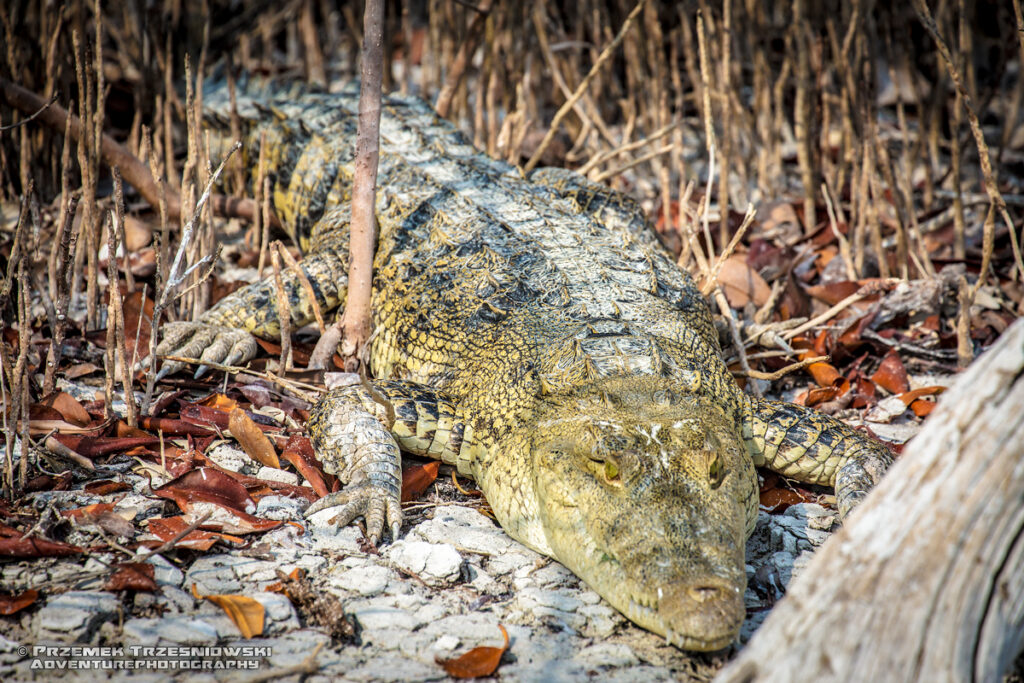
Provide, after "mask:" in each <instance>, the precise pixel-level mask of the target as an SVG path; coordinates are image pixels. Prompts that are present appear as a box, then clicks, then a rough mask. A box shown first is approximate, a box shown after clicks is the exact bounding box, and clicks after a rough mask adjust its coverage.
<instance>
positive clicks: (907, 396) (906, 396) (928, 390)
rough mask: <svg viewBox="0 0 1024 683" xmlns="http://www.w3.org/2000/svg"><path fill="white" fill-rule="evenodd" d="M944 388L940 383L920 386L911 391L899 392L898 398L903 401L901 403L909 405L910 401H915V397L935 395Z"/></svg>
mask: <svg viewBox="0 0 1024 683" xmlns="http://www.w3.org/2000/svg"><path fill="white" fill-rule="evenodd" d="M945 390H946V387H944V386H941V385H935V386H930V387H921V388H920V389H914V390H913V391H906V392H904V393H902V394H900V399H901V400H902V401H903V405H905V406H909V405H910V404H911V403H915V402H916V401H917V399H919V398H921V397H922V396H937V395H938V394H941V393H942V392H943V391H945Z"/></svg>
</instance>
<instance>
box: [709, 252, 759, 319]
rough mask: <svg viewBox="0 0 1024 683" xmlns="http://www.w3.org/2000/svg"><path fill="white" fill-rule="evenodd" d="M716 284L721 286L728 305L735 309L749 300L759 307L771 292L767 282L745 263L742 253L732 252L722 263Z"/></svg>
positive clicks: (741, 306)
mask: <svg viewBox="0 0 1024 683" xmlns="http://www.w3.org/2000/svg"><path fill="white" fill-rule="evenodd" d="M718 284H719V285H720V286H721V287H722V291H723V292H724V293H725V298H726V299H727V300H728V301H729V305H730V306H731V307H733V308H736V309H741V308H743V307H744V306H746V305H747V303H748V302H750V301H753V302H754V305H755V306H757V307H759V308H760V307H761V306H763V305H764V304H765V302H766V301H768V297H770V296H771V293H772V289H771V287H769V286H768V283H767V282H765V281H764V278H762V277H761V276H760V275H759V274H758V272H757V271H756V270H754V269H753V268H751V267H750V266H749V265H747V261H746V257H745V256H744V255H742V254H733V255H732V256H730V257H729V258H727V259H726V260H725V262H724V263H722V269H721V270H720V271H719V272H718Z"/></svg>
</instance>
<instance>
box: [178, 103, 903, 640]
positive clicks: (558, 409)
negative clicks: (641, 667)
mask: <svg viewBox="0 0 1024 683" xmlns="http://www.w3.org/2000/svg"><path fill="white" fill-rule="evenodd" d="M247 92H248V94H247V96H244V97H241V98H240V99H239V104H238V107H239V114H240V117H241V119H242V121H243V124H244V126H245V130H246V134H245V135H246V137H245V140H244V142H245V145H244V149H245V157H246V165H247V167H248V168H250V170H251V173H252V174H255V172H256V171H255V168H256V159H257V158H258V157H259V149H260V145H261V141H262V145H263V149H264V154H265V158H266V160H267V169H268V172H269V175H270V177H271V178H272V179H273V204H274V209H275V211H276V212H277V215H278V216H279V217H280V219H281V221H282V223H283V225H284V226H285V227H286V229H287V230H288V231H289V232H290V234H291V236H292V238H293V239H294V240H295V242H296V243H297V244H298V245H300V247H301V248H302V249H303V251H304V252H305V258H304V260H303V261H302V262H301V263H300V265H299V267H300V268H302V269H303V271H304V274H305V277H306V278H307V279H308V280H309V283H310V284H311V286H312V287H311V289H312V291H313V293H314V294H315V296H316V298H317V300H318V303H319V305H320V307H321V308H322V309H324V310H330V309H338V308H340V306H341V305H342V304H343V302H344V300H345V295H346V273H347V267H348V234H349V233H348V231H349V226H348V216H349V205H348V202H349V198H350V194H351V182H352V172H353V155H354V143H355V132H356V112H357V110H358V92H357V88H355V87H349V88H347V89H345V90H343V91H342V92H338V93H333V94H326V93H318V92H311V91H309V90H306V89H303V88H301V87H298V88H294V89H293V90H292V91H291V92H288V93H285V94H282V93H280V92H277V93H274V92H272V91H271V92H267V91H260V90H259V89H258V88H253V87H251V86H250V87H249V88H248V91H247ZM206 99H207V102H208V103H209V108H210V109H211V110H212V112H213V113H212V114H211V116H210V120H211V123H210V126H211V128H213V129H214V130H221V131H223V130H225V129H226V128H227V127H226V125H224V120H225V117H226V112H227V111H228V105H227V104H226V101H227V98H226V95H224V94H223V93H221V94H220V96H219V97H218V93H212V94H211V95H210V96H208V97H207V98H206ZM222 137H224V142H223V144H224V145H225V148H226V145H227V144H230V141H229V140H227V136H226V135H225V136H222ZM380 145H381V150H380V169H379V175H378V186H379V187H378V191H377V199H376V214H377V222H378V226H379V236H378V245H377V252H376V257H375V261H374V269H375V271H374V288H373V324H374V335H373V337H372V342H371V353H370V361H371V370H372V373H373V376H374V377H376V378H377V379H375V380H374V381H372V382H371V383H369V384H368V385H356V386H350V387H344V388H339V389H334V390H332V391H331V392H329V393H328V394H327V395H326V396H325V397H324V398H323V399H322V400H321V401H320V402H319V403H318V404H317V406H316V407H315V408H314V410H313V413H312V415H311V418H310V420H309V424H308V429H309V432H310V436H311V439H312V441H313V445H314V449H315V451H316V454H317V457H318V459H320V460H321V462H323V464H324V467H325V469H326V470H327V471H329V472H333V473H336V474H338V475H339V477H340V479H341V481H342V482H343V483H344V484H345V485H346V486H345V488H344V489H343V490H342V491H341V492H339V493H336V494H332V495H330V496H328V497H326V498H324V499H321V500H320V501H317V503H315V504H314V505H313V506H311V508H310V510H309V511H307V514H311V513H312V512H314V511H319V510H322V509H325V508H330V509H332V510H335V511H336V512H337V513H338V514H337V515H336V516H335V517H334V520H335V521H336V522H338V523H342V524H347V523H349V522H350V521H352V520H353V519H354V518H355V517H357V516H362V517H364V518H365V521H366V524H367V529H368V533H369V534H370V535H371V537H372V538H373V539H374V540H376V539H378V538H379V537H380V535H381V534H382V532H383V530H384V529H385V528H387V529H389V530H390V531H391V533H392V534H397V533H398V529H399V526H400V522H401V512H400V508H399V488H400V480H401V452H402V451H404V452H407V453H412V454H417V455H423V456H429V457H433V458H437V459H440V460H442V461H444V462H446V463H450V464H452V465H454V466H456V467H457V468H458V470H459V471H460V472H462V473H463V474H466V475H469V476H472V477H473V478H475V479H476V481H477V482H478V485H479V486H480V488H481V489H482V490H483V492H484V494H485V496H486V498H487V501H488V503H489V504H490V505H491V507H492V508H493V510H494V512H495V515H496V517H497V519H498V521H499V522H500V523H501V525H502V527H503V528H504V529H505V530H506V531H507V532H508V533H509V534H510V535H511V536H513V537H514V538H516V539H518V540H519V541H521V542H523V543H525V544H526V545H528V546H530V547H532V548H534V549H536V550H537V551H539V552H541V553H544V554H546V555H549V556H550V557H553V558H554V559H556V560H558V561H559V562H561V563H563V564H564V565H565V566H566V567H568V568H569V569H571V570H572V571H573V572H575V573H576V574H577V575H578V576H579V577H580V578H581V579H582V580H583V581H585V582H586V583H587V584H589V585H590V586H591V587H592V588H594V590H596V591H597V592H598V593H599V594H600V595H601V596H602V597H604V598H605V599H606V600H607V601H608V602H609V603H610V604H611V605H613V606H614V607H615V608H616V609H618V610H620V611H621V612H622V613H623V614H625V615H626V616H627V617H629V618H630V619H631V620H632V621H634V622H635V623H637V624H638V625H640V626H642V627H644V628H646V629H649V630H651V631H653V632H655V633H658V634H660V635H663V636H664V637H665V638H666V639H667V640H668V641H669V642H671V643H673V644H675V645H677V646H678V647H681V648H684V649H692V650H715V649H719V648H722V647H725V646H726V645H728V644H729V643H730V642H732V641H733V640H734V639H735V637H736V634H737V633H738V630H739V627H740V625H741V623H742V621H743V618H744V616H745V611H744V606H743V599H742V598H743V593H744V590H745V587H746V575H745V572H744V544H745V540H746V538H747V536H748V535H749V534H750V532H751V531H752V529H753V526H754V522H755V520H756V515H757V505H756V502H757V477H756V473H755V470H754V466H755V465H762V466H767V467H769V468H771V469H773V470H776V471H778V472H780V473H782V474H784V475H785V476H788V477H793V478H796V479H799V480H801V481H805V482H811V483H818V484H827V485H833V486H835V487H836V492H837V499H838V505H839V509H840V513H841V514H843V515H845V514H846V512H847V511H848V510H850V509H851V508H852V506H853V505H854V504H856V503H857V502H858V501H859V500H860V499H861V498H862V497H863V496H864V495H865V494H866V492H867V491H868V490H869V489H870V488H871V486H873V484H874V483H875V482H876V481H877V480H878V478H879V477H880V476H881V475H882V473H883V472H884V471H885V469H886V468H887V467H888V465H889V464H890V462H891V456H890V453H889V451H888V449H887V448H886V447H885V446H883V445H882V444H880V443H878V442H876V441H874V440H872V439H870V438H868V437H866V436H865V435H862V434H860V433H858V432H856V431H855V430H853V429H852V428H850V427H848V426H846V425H844V424H842V423H840V422H838V421H836V420H834V419H832V418H829V417H826V416H823V415H820V414H818V413H816V412H814V411H812V410H808V409H806V408H803V407H800V406H795V405H788V404H783V403H776V402H771V401H766V400H761V399H756V398H753V397H750V396H748V395H746V394H744V393H743V392H742V391H741V390H740V389H739V388H738V387H737V385H736V384H735V382H734V381H733V379H732V377H731V376H730V374H729V372H728V370H727V368H726V366H725V363H724V362H723V359H722V352H721V349H720V348H719V344H718V338H717V334H716V331H715V328H714V326H713V324H712V319H711V315H710V312H709V309H708V306H707V303H706V302H705V300H704V298H703V297H702V296H701V294H700V292H699V291H698V290H697V288H696V287H695V286H694V283H693V281H692V279H691V278H690V276H689V275H688V274H687V273H686V272H684V271H682V270H680V269H679V268H678V267H677V266H676V265H675V264H674V263H673V262H672V261H671V260H670V259H669V258H668V257H667V256H666V255H665V253H664V252H663V251H662V250H661V249H660V248H658V246H657V245H656V243H655V242H654V240H653V239H652V237H651V233H650V231H649V226H648V224H647V221H646V219H645V217H644V216H643V213H642V211H641V210H640V209H639V207H638V206H637V205H636V203H635V202H633V201H632V200H630V199H628V198H626V197H624V196H622V195H619V194H617V193H615V192H612V191H610V190H608V189H607V188H604V187H603V186H600V185H597V184H594V183H591V182H590V181H588V180H586V179H585V178H583V177H582V176H579V175H577V174H574V173H572V172H570V171H564V170H558V169H541V170H539V171H536V172H534V173H533V174H531V175H530V176H528V177H524V176H523V174H522V173H521V172H520V171H519V170H518V169H516V168H514V167H512V166H510V165H508V164H506V163H503V162H501V161H496V160H494V159H491V158H489V157H487V156H486V155H484V154H481V153H480V152H478V151H477V150H476V149H474V148H473V146H472V145H471V144H470V143H469V142H467V140H466V139H465V137H464V136H463V135H462V134H461V133H460V132H459V131H458V130H457V129H455V128H454V127H453V126H452V125H451V124H450V123H448V122H447V121H445V120H443V119H441V118H439V117H438V116H437V115H436V114H435V113H434V112H433V110H432V109H431V108H430V106H429V105H428V104H427V103H425V102H423V101H421V100H418V99H414V98H403V97H398V96H390V97H385V98H384V104H383V112H382V117H381V124H380ZM214 153H216V150H215V152H214ZM283 275H284V277H283V280H284V282H283V286H284V287H285V290H286V293H287V297H288V301H289V302H290V303H291V318H292V325H293V328H294V326H296V325H303V324H306V323H308V322H310V321H312V319H313V313H312V302H311V301H310V300H309V299H308V294H307V289H306V288H304V287H303V286H302V284H301V281H300V277H299V276H298V275H297V274H296V273H294V272H291V271H288V272H285V273H284V274H283ZM274 293H275V292H274V284H273V279H272V278H270V279H267V280H264V281H261V282H257V283H255V284H253V285H251V286H249V287H246V288H244V289H242V290H239V291H237V292H235V293H234V294H232V295H230V296H228V297H226V298H224V299H223V300H221V301H220V302H219V303H218V304H217V305H216V306H214V307H213V308H211V309H210V310H209V311H207V312H206V313H205V314H204V315H203V316H201V318H200V319H199V320H197V321H195V322H179V323H170V324H168V325H167V326H165V330H166V336H165V339H164V341H162V342H161V345H160V348H159V349H158V353H159V354H165V355H166V354H175V355H185V356H189V357H196V356H199V357H200V358H202V359H203V360H204V361H214V362H223V361H224V360H225V359H229V360H230V361H231V362H242V361H244V360H246V359H247V358H248V357H251V356H252V354H253V349H254V345H253V344H252V339H251V336H250V335H256V336H259V337H263V338H268V339H273V338H275V337H278V336H279V334H280V322H279V320H278V318H277V310H276V307H275V306H274V305H273V303H272V302H273V301H274V300H275V299H274ZM180 367H181V366H180V364H177V363H165V364H164V368H163V372H169V371H175V370H177V369H180Z"/></svg>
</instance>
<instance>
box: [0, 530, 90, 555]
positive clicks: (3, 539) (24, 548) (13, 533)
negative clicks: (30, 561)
mask: <svg viewBox="0 0 1024 683" xmlns="http://www.w3.org/2000/svg"><path fill="white" fill-rule="evenodd" d="M24 535H25V534H24V533H23V532H21V531H18V530H17V529H14V528H12V527H9V526H7V525H6V524H4V523H3V522H0V557H17V558H33V557H56V556H63V555H76V554H78V553H81V552H84V551H83V550H82V548H79V547H78V546H74V545H69V544H67V543H61V542H59V541H50V540H47V539H45V538H37V537H34V536H33V537H30V538H24V539H23V538H22V536H24Z"/></svg>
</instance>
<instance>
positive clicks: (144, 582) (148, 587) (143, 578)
mask: <svg viewBox="0 0 1024 683" xmlns="http://www.w3.org/2000/svg"><path fill="white" fill-rule="evenodd" d="M154 569H155V567H154V566H153V565H151V564H150V563H148V562H122V563H121V564H119V565H117V571H115V572H114V574H113V575H112V576H111V577H110V579H108V580H107V583H106V585H105V586H103V590H105V591H123V590H133V591H148V592H152V591H155V590H156V580H155V579H154V578H153V572H154Z"/></svg>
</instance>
